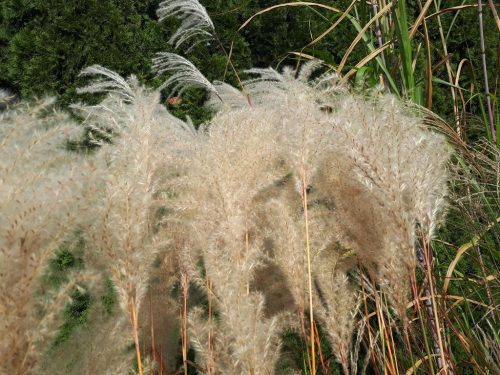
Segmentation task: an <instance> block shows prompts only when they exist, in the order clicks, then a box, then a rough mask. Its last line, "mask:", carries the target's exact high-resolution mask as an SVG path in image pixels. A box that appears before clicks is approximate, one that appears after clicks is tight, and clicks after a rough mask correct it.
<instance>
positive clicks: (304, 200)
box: [302, 163, 316, 375]
mask: <svg viewBox="0 0 500 375" xmlns="http://www.w3.org/2000/svg"><path fill="white" fill-rule="evenodd" d="M303 164H304V163H303ZM302 203H303V205H304V222H305V229H306V252H307V281H308V291H309V320H310V321H309V324H310V331H311V338H310V339H311V375H316V353H315V351H316V350H315V343H314V311H313V300H312V272H311V248H310V244H309V218H308V210H307V181H306V171H305V167H304V166H303V167H302Z"/></svg>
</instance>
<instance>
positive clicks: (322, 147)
mask: <svg viewBox="0 0 500 375" xmlns="http://www.w3.org/2000/svg"><path fill="white" fill-rule="evenodd" d="M313 71H314V67H312V66H306V67H305V68H303V69H302V71H301V72H299V73H298V75H297V77H298V78H295V76H296V72H294V71H293V70H285V71H284V72H283V73H278V72H275V71H272V70H252V71H251V72H250V73H251V74H255V75H256V78H255V79H251V80H249V81H248V82H246V83H245V89H246V93H245V94H243V93H241V92H240V91H238V90H236V89H231V88H229V87H227V86H225V85H224V84H220V83H219V84H215V85H214V86H213V87H215V88H217V89H218V92H217V95H214V98H213V99H212V100H211V105H212V108H216V110H217V113H216V115H215V116H214V118H213V119H212V120H211V121H210V123H208V124H205V125H204V126H202V127H201V128H199V129H198V130H195V129H194V128H193V127H192V126H191V125H190V124H189V123H185V122H183V121H181V120H178V119H176V118H174V117H173V116H171V115H170V114H169V113H168V112H167V111H166V110H165V109H164V108H163V107H162V106H160V105H159V104H158V103H159V94H158V92H156V91H148V90H146V89H144V88H142V87H140V86H139V85H138V83H137V82H136V80H135V78H133V77H132V78H130V79H128V80H125V79H123V78H121V77H119V76H117V75H116V74H115V73H113V72H110V71H108V70H106V69H104V68H102V67H99V66H94V67H91V68H89V69H87V70H86V71H84V73H85V74H91V75H93V76H97V77H98V79H97V81H96V83H91V84H90V85H89V86H87V87H86V88H85V89H83V91H85V92H103V91H105V92H109V96H108V97H107V98H106V99H105V100H104V101H103V102H102V103H101V104H99V105H97V106H91V107H86V106H82V105H80V106H76V109H78V110H79V111H81V112H82V113H83V114H84V117H85V118H86V120H85V121H86V124H87V126H89V127H91V128H92V129H94V132H99V131H102V132H108V134H110V133H111V134H113V139H112V141H111V143H107V144H101V147H100V149H99V150H98V151H96V152H95V153H94V154H92V155H89V156H86V157H83V156H80V155H77V154H72V153H68V152H67V151H65V150H64V147H63V146H64V142H65V140H66V139H67V136H69V135H71V136H73V135H72V132H73V131H74V126H73V125H64V121H63V120H61V119H60V118H57V119H54V122H56V123H57V125H54V126H51V123H50V122H51V119H52V117H51V116H55V115H52V114H46V113H43V116H42V114H40V115H37V112H40V111H41V110H43V109H44V108H45V107H40V108H38V109H33V108H31V107H27V106H25V107H19V108H18V107H16V108H13V109H11V110H9V111H8V112H5V113H4V114H3V115H2V117H3V120H4V121H3V122H2V129H1V131H2V141H1V146H2V156H3V157H2V194H3V195H2V212H3V215H2V237H1V239H2V243H1V244H2V253H1V254H2V263H1V264H2V273H1V274H0V275H1V277H2V288H3V292H2V315H4V316H5V319H4V320H3V323H2V330H3V331H2V332H3V335H2V337H3V339H2V357H3V358H9V360H8V361H4V362H2V366H3V369H2V370H3V372H4V373H34V371H35V369H36V368H37V364H38V362H39V359H40V356H41V355H42V354H43V345H46V344H43V343H44V342H48V341H47V340H50V338H51V337H52V335H53V334H54V332H56V328H57V324H56V322H57V320H56V317H57V316H58V315H57V314H56V312H57V310H58V309H57V308H56V306H63V305H64V304H63V303H62V301H65V299H64V298H63V296H64V295H65V294H64V293H63V291H61V292H58V294H57V295H56V296H53V297H50V298H51V299H48V298H49V297H46V296H44V297H43V298H44V299H45V300H46V303H47V302H50V308H49V307H48V306H47V305H44V304H42V305H40V307H38V305H37V303H38V301H39V299H40V297H39V296H38V294H37V290H38V288H39V287H38V285H40V284H39V278H40V272H42V270H43V267H44V265H45V264H46V262H47V259H49V257H50V254H51V253H52V250H53V249H55V248H56V247H57V244H58V243H60V242H61V241H62V240H63V239H65V238H66V237H67V236H70V235H71V230H72V229H74V228H75V227H76V225H77V224H79V228H83V229H81V230H83V232H84V234H85V237H86V239H87V242H88V249H87V252H88V254H87V255H88V256H87V260H86V263H87V268H89V269H96V270H100V272H101V273H102V272H104V273H106V274H108V275H109V276H110V278H111V279H112V281H113V286H114V289H115V290H116V295H117V307H118V308H119V311H121V313H119V312H115V318H114V319H113V320H112V321H108V322H102V325H98V326H96V327H95V328H93V330H98V329H99V326H100V327H101V328H102V329H103V330H106V331H107V332H109V334H107V335H105V336H104V337H101V335H100V334H97V332H95V331H94V334H89V333H86V334H83V333H82V336H81V339H82V340H84V341H86V342H87V344H86V345H85V348H84V349H83V351H88V353H87V354H84V353H82V355H81V357H80V360H82V361H83V362H82V363H86V365H85V366H86V367H85V368H86V369H87V370H85V371H87V373H91V372H92V371H96V369H97V368H99V371H100V372H103V371H111V373H113V371H118V370H117V369H118V368H120V367H123V368H133V367H134V366H133V362H135V363H136V365H135V367H136V368H137V371H138V372H139V373H145V370H144V369H145V368H146V367H147V368H151V371H153V368H155V370H154V371H160V370H159V368H160V366H161V367H163V369H162V370H161V371H167V367H168V366H173V365H172V362H171V360H169V359H168V358H165V359H163V358H162V357H163V356H166V357H168V356H174V355H175V352H171V353H164V354H163V351H162V350H161V349H160V347H161V345H162V342H163V345H165V346H166V345H167V344H166V341H165V340H167V339H166V337H165V336H163V335H162V336H161V337H160V336H159V335H158V334H157V332H161V326H162V325H163V324H158V323H157V324H155V323H154V322H155V321H156V322H161V321H162V319H163V318H162V314H166V316H170V317H171V319H174V318H173V317H175V315H176V314H175V313H173V314H172V312H174V311H176V310H177V311H180V312H181V316H180V318H179V319H180V321H179V325H180V327H182V335H181V336H182V337H183V345H184V346H185V347H186V348H187V347H191V348H193V349H194V350H195V352H196V357H195V361H196V364H195V365H194V364H192V365H189V366H193V365H194V366H196V368H197V369H198V371H199V372H202V373H203V372H206V373H212V374H218V373H226V374H236V373H238V374H273V373H274V372H275V369H276V366H277V363H278V361H279V358H280V355H281V354H280V353H281V351H280V347H281V345H282V343H281V334H282V332H283V331H284V330H285V329H290V328H291V329H295V330H297V332H302V336H303V337H304V340H306V341H308V340H309V339H308V337H309V336H311V338H312V340H315V341H316V340H317V334H316V335H314V334H311V332H313V331H315V328H314V327H315V326H316V324H320V325H321V326H322V327H323V331H324V332H325V333H326V339H327V340H328V342H329V344H330V346H331V348H332V351H333V354H334V356H335V357H336V358H337V360H338V361H339V362H340V363H341V365H342V368H343V371H344V373H350V371H351V370H352V371H355V370H354V369H352V366H353V364H352V360H351V354H352V352H353V350H354V349H356V348H354V347H353V345H354V346H356V342H357V341H358V340H357V339H356V340H354V341H356V342H353V335H355V331H356V324H358V323H357V322H358V321H359V315H358V311H359V309H360V306H361V290H360V289H359V285H360V284H359V282H358V280H357V277H360V274H359V273H358V272H359V271H358V270H359V269H360V268H363V269H365V270H366V272H367V273H368V275H369V276H370V277H371V278H372V279H373V280H375V281H376V283H377V284H378V285H380V286H381V287H382V289H383V290H385V292H386V293H387V296H388V297H389V298H390V301H391V304H392V306H393V307H394V311H395V312H396V313H397V315H398V316H399V317H400V319H406V305H407V303H408V302H409V300H410V297H409V294H410V290H411V289H410V284H409V283H410V281H409V280H410V277H409V276H410V275H411V273H412V270H413V269H414V268H415V266H416V262H417V257H416V254H415V243H416V242H418V238H417V236H416V229H417V228H419V230H420V231H421V232H422V233H423V234H424V240H426V241H428V240H430V238H431V237H432V235H433V233H434V231H435V228H436V226H437V225H438V223H439V220H440V217H441V214H442V212H443V208H444V197H445V195H446V191H447V190H446V181H447V178H448V172H447V168H446V163H447V160H448V157H449V154H450V147H449V146H448V145H447V143H446V141H445V139H444V137H443V136H441V135H439V134H437V133H436V132H433V131H431V130H430V129H428V128H427V127H426V126H424V125H423V124H422V122H421V120H420V118H419V117H418V116H416V115H415V114H414V113H413V112H412V110H411V109H409V108H407V107H405V105H403V104H401V103H400V102H399V101H397V100H395V99H394V98H393V97H391V96H387V95H382V94H373V95H372V96H370V97H361V96H356V95H353V94H352V93H351V92H350V90H349V88H348V87H346V86H343V85H341V84H339V83H338V80H337V77H336V76H335V75H320V76H319V77H318V78H315V79H310V74H311V72H313ZM99 77H101V78H99ZM246 94H249V95H250V96H251V98H252V105H251V106H250V105H249V103H248V101H247V96H246ZM40 116H41V117H40ZM70 133H71V134H70ZM265 267H268V269H269V267H274V268H275V269H276V270H278V271H279V275H281V278H280V280H279V282H280V283H281V288H283V290H286V293H289V294H290V296H291V301H290V303H288V304H287V305H286V306H280V307H276V306H274V307H273V304H274V303H275V301H273V299H272V298H270V297H269V289H270V286H269V285H266V284H267V283H266V279H270V276H269V275H266V274H265V273H262V272H260V271H261V270H262V269H263V268H265ZM153 275H157V276H154V277H153V278H152V276H153ZM158 275H159V276H161V277H159V276H158ZM180 275H184V276H183V277H182V279H183V280H184V278H185V279H186V280H189V281H190V282H191V283H192V284H193V285H198V288H199V289H200V290H201V292H202V294H204V295H205V296H206V298H208V300H209V301H210V303H209V306H210V308H209V309H208V310H207V309H206V305H205V307H203V306H204V305H200V306H198V307H189V306H188V305H185V307H184V308H182V301H179V302H181V304H180V305H179V307H177V303H176V302H175V299H172V298H171V297H170V296H169V294H171V292H170V290H171V288H172V286H173V285H175V283H176V282H175V280H176V279H180ZM356 275H358V276H356ZM71 280H72V281H71V282H70V283H69V284H68V287H67V288H66V289H68V288H71V287H72V286H73V285H75V283H77V280H79V278H78V276H77V275H75V276H74V277H71ZM158 280H162V281H161V282H162V283H164V285H163V286H162V285H160V286H158ZM189 281H188V282H189ZM275 282H276V281H275ZM155 285H157V286H155ZM169 285H170V286H169ZM184 287H185V288H187V287H188V285H187V284H184ZM148 290H149V292H148ZM160 291H161V292H160ZM160 293H161V294H163V295H161V294H160ZM186 296H187V295H186ZM55 301H57V303H55ZM59 301H61V302H59ZM153 301H154V304H155V306H156V307H154V306H153ZM44 306H45V307H44ZM158 306H164V308H163V309H161V308H158ZM178 309H180V310H178ZM168 311H171V312H170V313H169V312H168ZM270 311H271V312H272V313H269V312H270ZM153 315H154V316H153ZM93 316H94V315H93ZM140 317H143V318H141V319H143V320H144V321H145V322H146V323H141V322H140ZM146 317H147V318H146ZM93 319H95V320H96V321H99V318H97V316H95V317H94V318H93ZM174 320H175V319H174ZM182 321H184V322H185V323H186V324H185V323H183V322H182ZM147 322H149V323H147ZM49 323H50V324H49ZM175 326H176V324H174V325H173V326H172V327H175ZM49 327H52V328H51V329H49ZM155 329H156V330H157V331H155ZM127 332H128V333H127ZM155 332H156V333H155ZM99 337H101V338H99ZM174 337H175V334H174ZM141 338H142V339H141ZM93 340H98V341H93ZM142 340H146V341H147V342H144V341H142ZM104 343H106V344H104ZM130 344H133V346H134V348H135V349H134V352H135V361H132V362H130V360H127V358H128V357H127V355H126V353H127V351H126V350H125V347H126V346H127V345H130ZM309 344H310V347H309V349H308V353H309V355H308V358H309V359H308V361H309V365H310V366H311V367H312V368H315V364H314V358H315V357H318V356H319V355H320V354H321V353H319V352H318V346H317V345H316V346H315V345H314V344H313V345H311V343H310V342H309ZM100 345H105V346H106V348H107V349H106V350H102V352H100V351H99V349H98V348H99V347H100ZM145 345H147V346H148V347H150V349H149V350H144V347H145ZM357 345H359V342H358V344H357ZM116 348H121V349H120V350H118V351H116V350H115V349H116ZM103 349H104V348H103ZM107 351H109V354H106V353H107ZM174 351H175V350H174ZM129 353H130V352H129ZM186 353H187V352H186ZM107 355H109V356H115V357H116V358H121V360H120V361H119V363H116V362H115V361H113V360H110V359H109V358H107ZM84 358H87V359H84ZM99 358H102V359H99ZM151 360H153V361H154V365H153V367H149V363H150V361H151ZM188 362H189V361H188V359H187V354H185V356H184V366H185V368H187V366H188ZM167 363H170V364H169V365H167ZM106 365H107V366H109V368H108V369H104V368H103V367H106ZM92 366H94V367H92ZM83 368H84V367H81V368H80V369H82V371H83ZM92 368H94V370H91V369H92ZM77 369H78V367H77ZM113 369H115V370H113ZM73 371H74V370H73ZM120 371H121V370H120ZM148 371H150V370H148ZM76 373H78V371H77V372H76Z"/></svg>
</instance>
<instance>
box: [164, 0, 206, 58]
mask: <svg viewBox="0 0 500 375" xmlns="http://www.w3.org/2000/svg"><path fill="white" fill-rule="evenodd" d="M156 14H157V15H158V17H159V21H160V22H161V21H163V20H164V19H165V18H169V17H176V18H178V19H180V20H181V21H182V23H181V26H180V27H179V28H178V29H177V30H176V32H175V33H174V35H172V36H171V37H170V39H169V41H168V42H169V43H170V44H171V45H174V46H175V48H179V47H180V46H181V45H182V44H184V43H185V42H187V41H188V40H190V39H192V38H194V37H200V39H199V40H197V41H196V42H194V43H193V44H192V45H191V46H190V47H189V49H191V48H193V47H194V46H195V45H196V44H198V43H201V42H203V41H207V40H211V39H213V38H214V24H213V22H212V20H211V19H210V16H209V15H208V13H207V10H206V9H205V7H204V6H203V5H201V4H200V3H199V1H198V0H165V1H162V2H161V3H160V5H159V7H158V10H157V11H156Z"/></svg>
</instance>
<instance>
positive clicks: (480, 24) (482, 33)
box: [477, 0, 497, 145]
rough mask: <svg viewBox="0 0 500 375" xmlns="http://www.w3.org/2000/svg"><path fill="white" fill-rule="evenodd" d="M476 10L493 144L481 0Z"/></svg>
mask: <svg viewBox="0 0 500 375" xmlns="http://www.w3.org/2000/svg"><path fill="white" fill-rule="evenodd" d="M477 5H478V6H477V11H478V13H479V39H480V47H481V62H482V64H483V78H484V95H485V97H486V108H487V110H488V121H489V125H490V131H491V139H492V140H493V144H495V145H496V143H497V134H496V132H495V121H494V119H493V108H492V105H491V97H490V87H489V83H488V69H487V66H486V52H485V46H484V28H483V2H482V0H478V2H477Z"/></svg>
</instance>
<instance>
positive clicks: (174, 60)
mask: <svg viewBox="0 0 500 375" xmlns="http://www.w3.org/2000/svg"><path fill="white" fill-rule="evenodd" d="M153 69H154V71H155V72H156V75H157V76H160V75H162V74H163V73H166V72H172V73H173V75H172V76H171V77H170V78H168V79H167V80H166V81H165V82H164V83H163V84H162V85H161V86H160V88H159V90H163V89H164V88H166V87H169V86H172V85H173V88H172V89H171V92H172V93H174V92H177V93H178V94H179V95H180V94H182V92H183V91H184V90H186V89H187V88H189V87H201V88H204V89H206V90H207V91H209V92H212V93H214V94H215V95H218V94H217V90H216V89H215V87H214V85H213V84H212V83H210V81H209V80H208V79H206V78H205V76H204V75H203V74H202V73H201V72H200V71H199V70H198V68H196V66H194V64H193V63H192V62H191V61H189V60H187V59H185V58H184V57H182V56H179V55H177V54H175V53H170V52H159V53H157V54H156V57H155V58H154V59H153Z"/></svg>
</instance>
